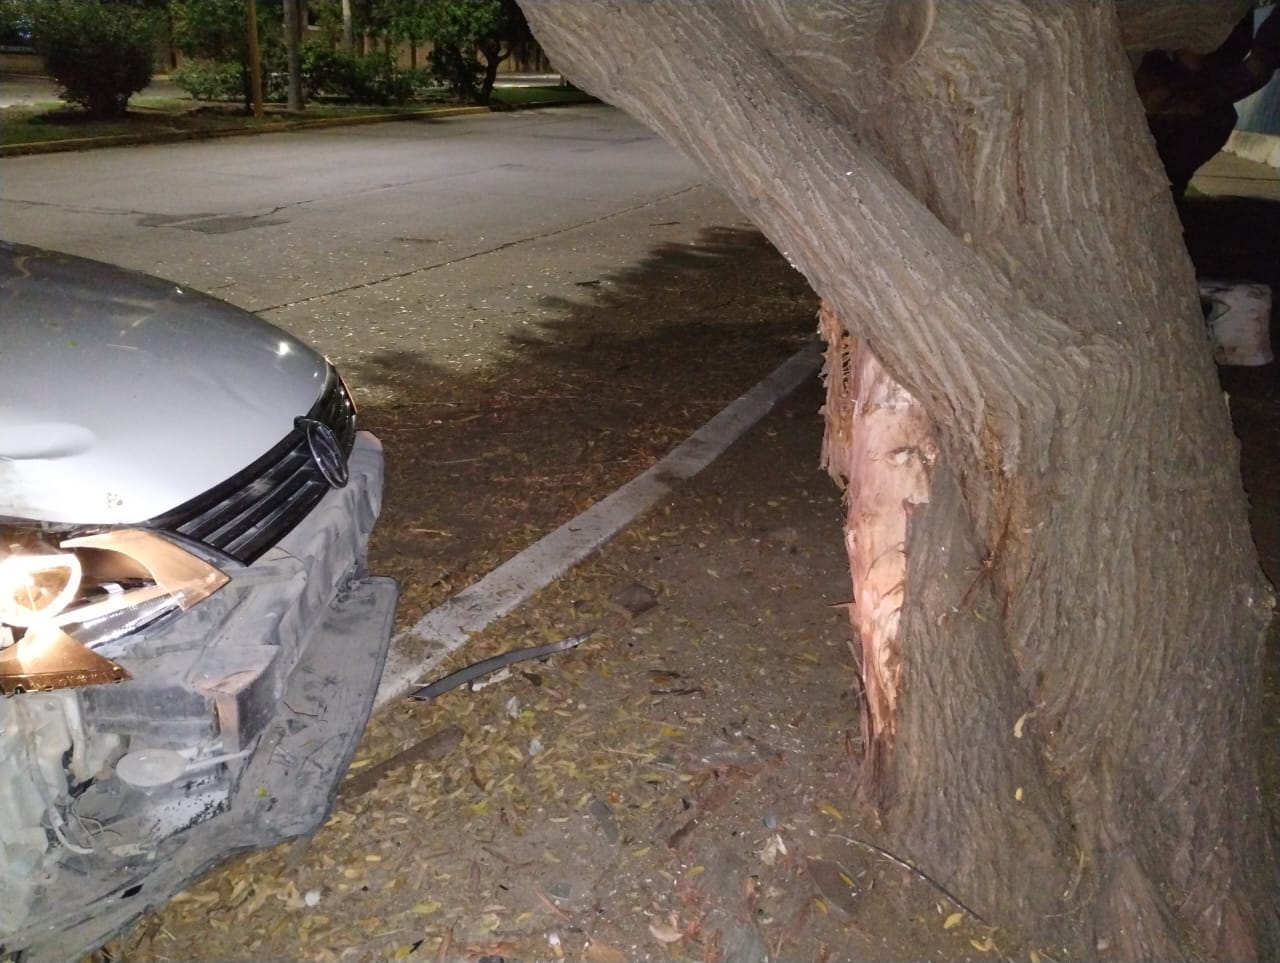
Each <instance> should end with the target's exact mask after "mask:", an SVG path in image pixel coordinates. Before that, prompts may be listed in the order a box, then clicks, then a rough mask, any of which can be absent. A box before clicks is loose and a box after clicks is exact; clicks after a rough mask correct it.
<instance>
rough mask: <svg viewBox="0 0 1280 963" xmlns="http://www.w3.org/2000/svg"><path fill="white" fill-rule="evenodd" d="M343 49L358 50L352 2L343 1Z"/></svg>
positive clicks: (348, 0) (349, 0)
mask: <svg viewBox="0 0 1280 963" xmlns="http://www.w3.org/2000/svg"><path fill="white" fill-rule="evenodd" d="M342 49H343V50H350V51H351V52H352V53H354V52H355V49H356V33H355V23H354V21H353V19H352V16H351V0H342Z"/></svg>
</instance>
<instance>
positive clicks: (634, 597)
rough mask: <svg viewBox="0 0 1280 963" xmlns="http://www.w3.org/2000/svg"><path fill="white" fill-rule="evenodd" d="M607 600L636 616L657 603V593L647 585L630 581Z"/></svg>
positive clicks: (633, 616)
mask: <svg viewBox="0 0 1280 963" xmlns="http://www.w3.org/2000/svg"><path fill="white" fill-rule="evenodd" d="M609 602H610V603H611V604H613V605H616V606H617V607H618V608H620V609H622V611H624V612H625V613H627V615H629V616H631V617H632V618H636V617H637V616H640V615H643V614H644V613H645V612H648V611H649V610H650V609H651V608H653V607H654V606H656V605H657V604H658V593H657V592H655V591H654V590H653V589H651V588H649V587H648V586H647V585H641V584H640V583H639V582H631V583H629V584H627V585H624V586H623V587H622V588H620V589H618V591H616V592H614V593H613V594H612V595H611V596H609Z"/></svg>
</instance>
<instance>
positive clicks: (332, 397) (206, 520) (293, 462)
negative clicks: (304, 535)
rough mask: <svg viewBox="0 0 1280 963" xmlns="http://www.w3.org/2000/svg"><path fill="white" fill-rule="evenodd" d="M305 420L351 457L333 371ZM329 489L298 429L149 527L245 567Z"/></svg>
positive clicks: (349, 425) (346, 402)
mask: <svg viewBox="0 0 1280 963" xmlns="http://www.w3.org/2000/svg"><path fill="white" fill-rule="evenodd" d="M306 418H307V419H310V420H314V421H319V422H322V423H324V424H326V425H328V426H329V428H331V429H332V430H333V432H334V434H335V435H336V436H337V438H338V441H339V442H340V443H341V447H342V453H343V459H344V461H345V459H346V458H347V457H348V456H350V454H351V448H352V445H353V444H354V443H355V437H356V409H355V404H354V403H353V402H352V400H351V395H350V394H349V393H348V392H347V388H346V385H344V384H343V383H342V379H341V378H339V377H338V376H337V373H336V372H334V371H333V369H332V368H331V369H330V370H329V377H328V381H327V382H326V384H325V388H324V391H323V392H322V393H321V395H320V399H319V400H318V401H317V402H316V403H315V405H314V406H313V407H312V409H311V410H310V411H309V412H307V414H306ZM301 421H302V419H299V422H301ZM330 487H331V486H330V483H329V481H327V480H326V478H325V476H324V475H323V474H322V473H321V470H320V467H319V466H318V465H317V464H316V461H315V458H314V457H313V455H312V453H311V446H310V444H309V443H308V441H307V438H306V435H305V434H304V433H303V430H302V428H301V426H297V427H295V428H294V429H293V431H291V432H290V433H289V434H288V435H286V436H285V437H284V439H283V440H282V441H281V442H280V443H279V444H278V445H276V446H275V447H274V448H272V449H271V450H270V451H269V452H267V453H266V454H265V455H263V456H262V457H261V458H259V459H258V460H257V461H255V462H254V463H253V464H252V465H250V466H249V467H248V468H246V469H244V470H243V471H241V472H238V473H236V474H235V475H233V476H232V477H231V478H228V479H227V480H226V481H225V482H222V483H221V484H220V485H216V486H215V487H213V488H211V489H210V490H209V491H207V492H205V493H204V494H203V495H199V496H197V497H196V498H193V499H191V501H189V502H186V503H185V504H182V505H179V506H178V507H177V508H175V509H173V510H172V511H170V512H166V513H165V514H164V515H162V516H160V517H159V518H156V519H153V520H152V521H151V522H149V523H148V527H150V528H156V529H159V530H161V531H165V532H169V533H170V534H173V535H178V536H181V537H182V538H186V539H190V540H192V541H195V542H199V543H200V544H202V545H205V546H207V547H209V548H211V549H214V550H215V551H218V552H221V553H222V554H224V555H228V556H230V557H231V558H233V559H235V560H236V561H238V562H242V563H244V564H245V565H248V564H250V563H252V562H253V561H254V560H255V559H257V558H258V557H259V556H261V555H262V553H263V552H265V551H267V549H269V548H271V546H273V545H275V544H276V543H277V542H278V541H280V539H282V538H284V537H285V535H287V534H289V532H291V531H292V530H293V528H294V526H296V525H297V524H298V522H300V521H302V519H303V518H305V517H306V516H307V513H308V512H310V511H311V509H313V508H315V506H316V504H317V503H318V502H319V501H320V499H321V498H323V497H324V494H325V492H327V491H329V489H330Z"/></svg>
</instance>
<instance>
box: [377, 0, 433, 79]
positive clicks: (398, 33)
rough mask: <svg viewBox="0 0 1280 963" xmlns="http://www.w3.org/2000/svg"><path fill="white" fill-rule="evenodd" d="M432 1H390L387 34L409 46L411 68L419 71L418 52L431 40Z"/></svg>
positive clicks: (388, 3)
mask: <svg viewBox="0 0 1280 963" xmlns="http://www.w3.org/2000/svg"><path fill="white" fill-rule="evenodd" d="M429 4H430V0H388V2H387V6H388V16H387V34H388V36H390V37H391V39H393V40H396V41H399V42H401V43H404V44H408V46H409V66H410V67H411V68H413V69H417V66H418V50H419V48H421V47H422V46H424V45H425V44H426V43H428V42H429V41H430V40H431V27H432V22H431V18H430V17H429V15H428V8H429Z"/></svg>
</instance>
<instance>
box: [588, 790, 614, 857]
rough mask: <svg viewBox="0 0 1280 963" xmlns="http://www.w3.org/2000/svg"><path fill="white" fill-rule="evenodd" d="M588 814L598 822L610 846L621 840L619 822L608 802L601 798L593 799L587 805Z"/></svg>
mask: <svg viewBox="0 0 1280 963" xmlns="http://www.w3.org/2000/svg"><path fill="white" fill-rule="evenodd" d="M587 814H588V815H589V816H590V817H591V818H592V819H594V820H595V821H596V824H597V825H599V827H600V832H602V833H603V834H604V838H605V839H606V840H608V842H609V844H610V845H614V844H616V843H617V842H618V840H619V839H620V838H621V833H619V831H618V820H617V819H616V818H615V817H614V815H613V809H612V808H611V807H610V806H609V804H608V803H607V802H605V801H604V800H603V799H601V798H600V797H599V796H595V797H593V798H592V800H591V802H589V803H587Z"/></svg>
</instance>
